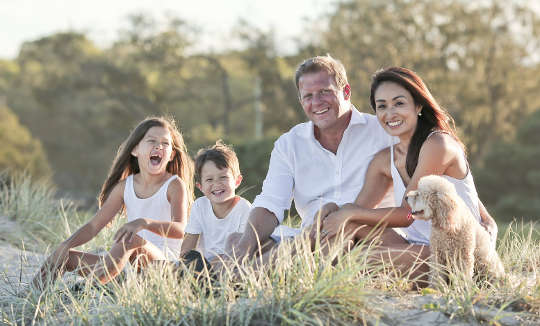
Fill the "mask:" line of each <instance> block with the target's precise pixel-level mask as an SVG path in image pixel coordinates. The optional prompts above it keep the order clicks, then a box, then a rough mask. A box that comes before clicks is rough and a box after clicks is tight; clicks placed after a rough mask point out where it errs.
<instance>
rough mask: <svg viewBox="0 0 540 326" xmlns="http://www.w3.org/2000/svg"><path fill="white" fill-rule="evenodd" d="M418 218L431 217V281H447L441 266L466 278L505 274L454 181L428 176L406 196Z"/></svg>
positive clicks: (492, 277) (486, 233)
mask: <svg viewBox="0 0 540 326" xmlns="http://www.w3.org/2000/svg"><path fill="white" fill-rule="evenodd" d="M406 200H407V203H408V204H409V206H410V207H411V209H412V214H413V217H414V218H415V219H423V220H431V221H432V224H431V228H432V229H431V238H430V249H431V257H430V260H431V262H432V263H433V266H432V268H431V271H430V284H431V286H436V285H437V282H438V281H440V280H441V279H442V280H445V281H448V280H447V277H446V276H445V275H444V274H443V273H442V272H443V271H442V270H441V268H439V267H444V268H447V269H448V271H451V270H453V271H456V269H458V270H459V271H461V272H463V273H464V276H465V277H466V278H467V279H472V277H473V275H475V273H476V275H480V276H484V277H487V278H488V279H499V278H502V277H504V274H505V272H504V267H503V265H502V263H501V260H500V258H499V255H498V254H497V252H496V251H495V246H494V245H493V244H492V243H491V241H490V238H489V234H488V232H487V231H486V230H485V229H484V228H483V227H482V226H481V225H480V223H479V222H478V221H477V220H476V219H475V218H474V216H473V215H472V214H471V212H470V210H469V208H468V207H467V206H466V205H465V203H464V202H463V200H462V199H461V198H460V197H459V195H458V194H457V192H456V189H455V187H454V185H453V184H452V183H450V182H449V181H448V180H446V179H444V178H443V177H440V176H435V175H430V176H425V177H422V178H421V179H420V181H419V182H418V190H416V191H410V192H409V193H408V194H407V197H406Z"/></svg>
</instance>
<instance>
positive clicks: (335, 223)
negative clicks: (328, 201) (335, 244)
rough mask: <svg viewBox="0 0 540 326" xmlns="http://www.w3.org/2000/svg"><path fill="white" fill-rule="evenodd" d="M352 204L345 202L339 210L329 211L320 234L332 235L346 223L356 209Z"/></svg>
mask: <svg viewBox="0 0 540 326" xmlns="http://www.w3.org/2000/svg"><path fill="white" fill-rule="evenodd" d="M356 208H357V207H356V205H354V204H345V205H343V206H342V207H341V208H340V209H339V210H337V211H335V212H332V213H330V214H329V215H328V216H327V217H326V218H325V219H324V222H323V226H322V231H321V234H322V235H323V236H324V237H333V236H335V235H336V234H337V233H338V232H340V231H341V229H342V228H343V227H344V226H345V224H346V223H347V220H348V219H349V218H351V217H352V216H353V215H354V210H355V209H356Z"/></svg>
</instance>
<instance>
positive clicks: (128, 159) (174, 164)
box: [99, 117, 193, 207]
mask: <svg viewBox="0 0 540 326" xmlns="http://www.w3.org/2000/svg"><path fill="white" fill-rule="evenodd" d="M152 127H163V128H167V130H169V133H170V134H171V138H172V147H173V150H174V157H173V159H172V160H171V161H170V162H169V163H168V164H167V172H169V173H171V174H176V175H178V176H179V177H180V179H182V181H183V182H184V184H185V185H186V190H187V194H186V197H187V200H188V207H189V206H191V203H192V202H193V161H192V160H191V158H190V157H189V155H188V153H187V149H186V145H185V143H184V138H183V137H182V134H181V133H180V132H179V131H178V128H176V124H175V122H174V120H173V119H169V118H165V117H151V118H146V119H144V120H143V121H142V122H140V123H139V124H138V125H137V127H135V129H133V131H132V132H131V133H130V134H129V136H128V138H127V139H126V140H125V141H124V142H123V143H122V144H121V145H120V147H119V148H118V152H117V153H116V157H115V158H114V161H113V164H112V166H111V169H110V171H109V175H108V176H107V179H105V182H104V183H103V186H102V187H101V192H100V194H99V206H100V207H101V206H102V205H103V203H104V202H105V201H106V200H107V198H108V197H109V195H110V194H111V191H112V190H113V189H114V186H116V184H117V183H118V182H119V181H121V180H124V179H125V178H127V177H128V176H129V175H130V174H135V173H139V171H140V169H139V163H138V161H137V158H136V157H134V156H133V155H131V152H133V149H134V148H135V146H137V145H138V144H139V142H140V141H141V140H142V139H143V137H144V135H146V132H147V131H148V130H149V129H150V128H152Z"/></svg>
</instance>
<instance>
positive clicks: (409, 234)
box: [390, 133, 480, 245]
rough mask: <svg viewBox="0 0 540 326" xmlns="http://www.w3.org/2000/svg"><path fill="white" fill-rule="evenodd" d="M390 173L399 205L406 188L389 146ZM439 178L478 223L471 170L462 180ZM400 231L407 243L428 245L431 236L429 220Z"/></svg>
mask: <svg viewBox="0 0 540 326" xmlns="http://www.w3.org/2000/svg"><path fill="white" fill-rule="evenodd" d="M432 134H433V133H431V134H429V135H428V137H429V136H431V135H432ZM426 139H427V138H426ZM463 155H465V154H463ZM390 171H391V173H392V181H393V183H394V200H395V201H396V203H398V205H399V204H400V203H401V202H402V201H403V196H404V195H405V190H406V187H405V184H404V183H403V179H402V178H401V175H400V174H399V172H398V169H397V168H396V166H395V165H394V147H393V146H390ZM441 177H443V178H445V179H446V180H448V181H450V183H452V184H453V185H454V187H455V188H456V192H457V194H458V195H459V197H461V199H462V200H463V201H464V202H465V204H466V205H467V207H468V208H469V210H470V211H471V213H472V214H473V216H474V217H475V218H476V219H477V220H478V222H480V210H479V208H478V194H477V192H476V187H475V186H474V180H473V177H472V174H471V170H470V169H469V168H467V175H466V176H465V177H464V178H463V179H456V178H452V177H450V176H447V175H442V176H441ZM400 230H401V231H402V232H403V233H404V234H405V239H407V241H408V242H410V243H418V244H425V245H429V238H430V236H431V220H430V221H424V220H414V222H413V223H412V224H411V225H409V226H408V227H406V228H400Z"/></svg>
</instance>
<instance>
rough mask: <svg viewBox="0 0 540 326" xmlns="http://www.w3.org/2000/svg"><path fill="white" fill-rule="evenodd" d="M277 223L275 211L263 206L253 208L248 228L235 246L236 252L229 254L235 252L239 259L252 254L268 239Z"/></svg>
mask: <svg viewBox="0 0 540 326" xmlns="http://www.w3.org/2000/svg"><path fill="white" fill-rule="evenodd" d="M277 225H278V220H277V218H276V215H275V214H274V213H272V212H270V211H269V210H267V209H266V208H262V207H255V208H253V209H252V210H251V213H250V214H249V220H248V223H247V225H246V229H245V230H244V233H243V234H242V237H241V238H240V240H239V241H238V244H237V245H236V246H235V248H234V253H229V254H231V255H233V254H234V255H235V256H236V257H237V258H239V259H242V258H243V257H245V256H251V255H252V254H254V253H255V252H256V251H257V250H258V248H259V245H262V244H264V243H265V242H266V241H267V240H268V238H269V237H270V235H271V234H272V232H273V231H274V229H275V228H276V226H277Z"/></svg>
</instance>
